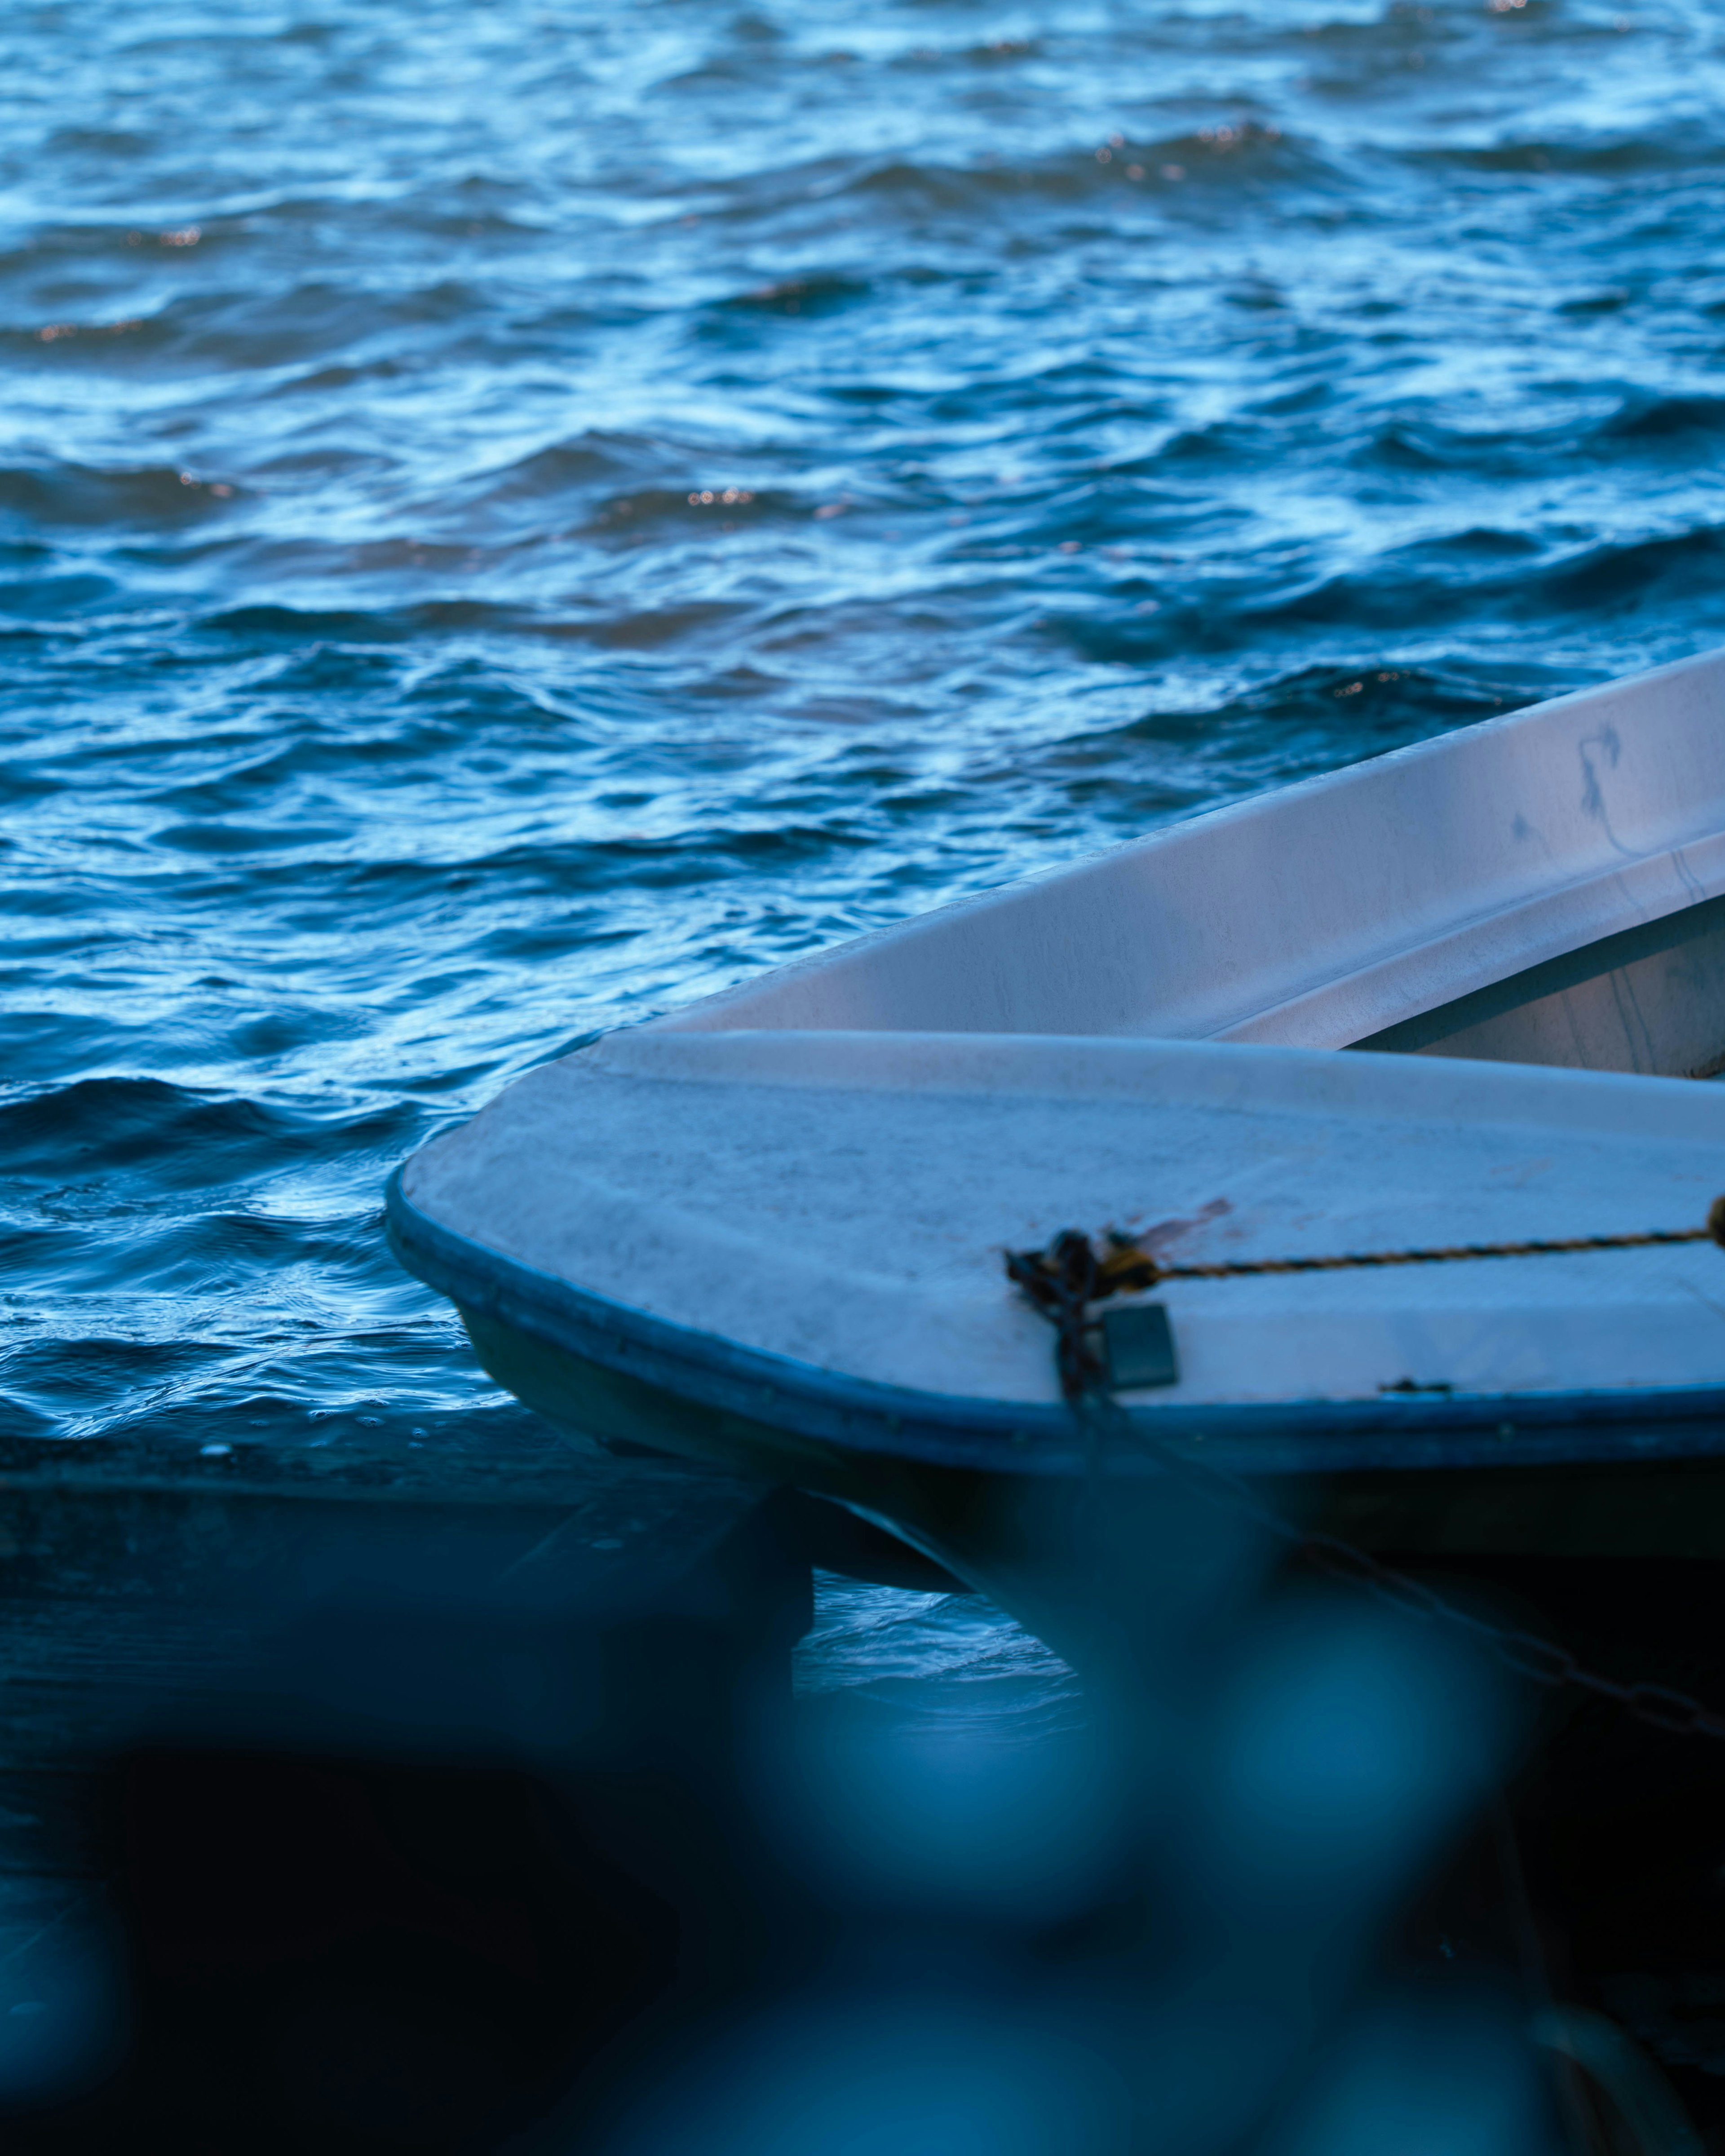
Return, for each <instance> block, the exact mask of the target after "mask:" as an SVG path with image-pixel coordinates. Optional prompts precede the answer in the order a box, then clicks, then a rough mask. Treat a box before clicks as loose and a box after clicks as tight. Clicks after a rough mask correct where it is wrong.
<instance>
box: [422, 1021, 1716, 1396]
mask: <svg viewBox="0 0 1725 2156" xmlns="http://www.w3.org/2000/svg"><path fill="white" fill-rule="evenodd" d="M405 1188H406V1193H407V1196H408V1199H409V1200H410V1201H411V1202H412V1204H413V1205H414V1206H416V1207H417V1208H418V1209H419V1210H420V1211H421V1212H423V1213H425V1214H429V1215H430V1216H431V1217H432V1218H433V1219H435V1220H436V1221H438V1222H439V1224H442V1225H443V1226H444V1227H446V1228H449V1229H453V1230H454V1231H455V1232H456V1233H457V1234H459V1235H466V1236H469V1237H470V1238H471V1239H472V1240H475V1241H477V1242H480V1243H481V1244H483V1245H485V1247H486V1248H488V1249H489V1250H493V1251H495V1252H497V1253H499V1254H500V1255H502V1256H504V1257H506V1258H511V1259H513V1260H516V1261H518V1262H520V1263H521V1264H524V1265H531V1266H532V1267H534V1268H535V1269H536V1270H540V1271H542V1272H548V1273H550V1274H552V1275H554V1276H557V1277H558V1278H561V1279H563V1280H566V1281H571V1282H573V1283H575V1284H577V1285H578V1286H581V1287H583V1289H585V1290H587V1291H589V1292H591V1293H593V1294H596V1295H599V1296H605V1297H608V1298H609V1299H611V1300H614V1301H619V1302H621V1303H624V1304H626V1305H628V1306H631V1307H632V1308H634V1309H637V1310H642V1311H645V1312H649V1313H651V1314H653V1315H655V1316H656V1317H662V1318H664V1319H666V1320H668V1321H670V1322H673V1323H675V1324H677V1325H680V1326H684V1327H690V1328H691V1329H693V1330H694V1331H696V1332H701V1333H706V1334H710V1335H717V1336H719V1337H721V1338H723V1339H726V1340H731V1341H734V1342H739V1343H742V1344H743V1345H745V1346H748V1347H757V1348H760V1349H763V1350H766V1351H768V1352H770V1353H775V1354H779V1355H783V1356H788V1357H791V1358H794V1359H795V1360H797V1361H798V1362H802V1363H810V1364H813V1365H814V1366H816V1367H817V1368H823V1369H826V1370H830V1371H834V1372H839V1373H848V1374H850V1375H852V1376H855V1377H858V1378H865V1379H868V1380H870V1381H872V1382H875V1383H885V1384H894V1385H901V1386H906V1387H910V1388H913V1389H917V1390H922V1391H927V1392H932V1393H937V1394H947V1395H959V1396H963V1397H973V1398H974V1397H979V1398H987V1399H996V1400H1002V1399H1004V1400H1019V1401H1024V1402H1038V1403H1044V1402H1047V1401H1049V1400H1050V1399H1053V1397H1054V1384H1053V1377H1052V1365H1051V1358H1050V1336H1049V1333H1048V1331H1047V1328H1046V1327H1045V1326H1044V1325H1043V1323H1042V1322H1040V1320H1039V1319H1038V1318H1037V1317H1035V1316H1034V1314H1033V1313H1032V1312H1030V1311H1029V1308H1028V1307H1027V1306H1026V1305H1025V1304H1024V1301H1022V1299H1021V1298H1020V1297H1019V1296H1018V1295H1017V1294H1016V1293H1015V1292H1014V1291H1012V1290H1011V1289H1010V1288H1009V1286H1008V1283H1007V1282H1006V1281H1005V1279H1004V1276H1003V1273H1002V1269H1001V1256H1000V1254H1001V1251H1002V1250H1003V1249H1004V1248H1005V1247H1008V1246H1023V1245H1040V1244H1042V1243H1045V1242H1046V1241H1047V1240H1049V1239H1050V1237H1051V1236H1052V1235H1054V1234H1055V1233H1056V1232H1057V1231H1058V1230H1059V1229H1061V1228H1063V1227H1067V1226H1075V1225H1076V1226H1078V1227H1081V1228H1084V1229H1088V1230H1091V1231H1099V1230H1101V1229H1103V1228H1104V1227H1105V1226H1108V1225H1111V1224H1112V1225H1120V1226H1129V1227H1131V1228H1132V1229H1133V1230H1134V1231H1142V1232H1145V1233H1147V1235H1148V1236H1149V1240H1150V1241H1151V1243H1152V1245H1153V1247H1154V1248H1156V1249H1157V1250H1158V1251H1159V1252H1160V1253H1161V1254H1162V1255H1163V1256H1164V1257H1167V1258H1169V1259H1171V1260H1183V1259H1212V1258H1220V1257H1233V1256H1272V1255H1276V1256H1280V1255H1298V1254H1307V1253H1331V1252H1335V1251H1338V1250H1361V1249H1364V1250H1372V1249H1380V1248H1400V1247H1404V1246H1408V1245H1422V1244H1445V1243H1453V1242H1455V1241H1461V1240H1467V1241H1475V1240H1497V1239H1508V1238H1527V1237H1561V1236H1564V1235H1577V1234H1599V1233H1611V1232H1620V1231H1637V1230H1641V1229H1651V1228H1667V1229H1677V1228H1686V1227H1690V1226H1694V1225H1698V1224H1700V1223H1701V1222H1702V1220H1703V1219H1704V1218H1705V1216H1706V1214H1707V1208H1708V1205H1709V1204H1710V1203H1711V1201H1712V1199H1713V1198H1714V1196H1715V1195H1717V1193H1719V1192H1721V1191H1722V1190H1725V1089H1720V1088H1716V1087H1713V1086H1684V1085H1680V1084H1676V1083H1673V1082H1672V1081H1668V1080H1661V1079H1646V1078H1635V1077H1619V1076H1611V1075H1597V1074H1594V1073H1589V1072H1581V1071H1573V1070H1532V1069H1524V1068H1520V1067H1517V1066H1515V1065H1481V1064H1466V1063H1461V1062H1451V1061H1444V1060H1426V1059H1424V1058H1417V1057H1399V1056H1387V1055H1357V1056H1336V1055H1327V1054H1322V1053H1317V1052H1313V1051H1311V1050H1290V1049H1285V1048H1277V1047H1262V1046H1257V1047H1242V1046H1235V1045H1219V1044H1214V1043H1196V1042H1153V1041H1133V1040H1119V1039H1115V1040H1104V1039H1071V1038H1065V1039H1062V1038H1057V1037H1037V1036H1034V1035H1033V1036H1026V1035H1023V1034H1019V1035H1015V1036H1000V1035H993V1036H990V1035H983V1034H947V1035H931V1034H921V1035H914V1034H913V1035H908V1036H907V1035H903V1034H888V1033H880V1032H874V1033H863V1034H859V1033H849V1034H845V1033H839V1032H834V1031H824V1032H808V1033H793V1032H735V1033H712V1032H709V1033H702V1032H685V1033H675V1032H670V1031H657V1030H654V1029H639V1030H638V1031H635V1032H633V1033H629V1034H616V1035H613V1036H612V1037H611V1038H610V1039H608V1040H605V1041H603V1042H601V1043H600V1044H599V1045H598V1046H596V1047H594V1048H591V1049H588V1050H585V1051H584V1052H583V1053H581V1054H579V1055H572V1056H568V1057H565V1058H564V1059H562V1060H561V1061H558V1062H556V1063H552V1064H548V1065H544V1066H543V1067H542V1068H541V1069H539V1070H534V1071H531V1072H530V1073H529V1074H528V1075H526V1077H524V1078H523V1079H521V1080H520V1081H518V1082H517V1083H516V1085H514V1086H511V1088H510V1089H509V1091H507V1092H506V1093H505V1094H504V1095H503V1096H502V1097H501V1099H500V1100H499V1101H496V1102H495V1103H494V1104H493V1105H492V1106H490V1108H488V1109H487V1110H486V1111H485V1112H484V1114H482V1115H481V1116H480V1117H479V1118H478V1119H477V1120H476V1121H475V1122H473V1123H471V1124H470V1125H469V1126H468V1127H466V1128H465V1129H464V1130H461V1131H459V1132H454V1134H452V1135H451V1136H449V1137H445V1138H443V1139H440V1140H439V1141H438V1142H435V1143H434V1145H432V1146H430V1147H428V1148H427V1149H426V1151H424V1152H422V1153H421V1154H419V1156H418V1158H416V1159H415V1160H414V1161H413V1163H410V1165H409V1167H408V1170H407V1173H406V1178H405ZM1158 1292H1159V1296H1160V1299H1162V1300H1163V1301H1165V1302H1166V1303H1167V1305H1168V1307H1169V1310H1170V1312H1171V1314H1172V1317H1173V1324H1174V1328H1175V1333H1176V1337H1177V1340H1178V1347H1179V1353H1180V1358H1181V1363H1182V1373H1183V1375H1182V1382H1181V1383H1179V1384H1178V1386H1176V1387H1173V1388H1172V1389H1167V1390H1164V1391H1158V1392H1156V1393H1153V1394H1145V1395H1143V1396H1142V1404H1143V1405H1145V1406H1146V1407H1148V1408H1154V1407H1157V1406H1160V1405H1164V1404H1166V1405H1168V1406H1171V1407H1178V1406H1189V1405H1191V1404H1194V1403H1206V1404H1207V1403H1211V1402H1217V1401H1235V1402H1254V1401H1260V1402H1263V1401H1280V1400H1302V1399H1304V1400H1310V1399H1325V1400H1342V1399H1371V1398H1374V1397H1375V1396H1376V1395H1377V1394H1378V1393H1379V1391H1380V1390H1381V1389H1384V1388H1386V1387H1396V1386H1399V1385H1400V1384H1402V1383H1404V1381H1408V1380H1411V1381H1412V1382H1413V1383H1415V1384H1416V1385H1422V1386H1425V1385H1440V1384H1442V1385H1450V1386H1453V1387H1455V1388H1456V1389H1458V1390H1461V1391H1466V1392H1482V1393H1487V1394H1495V1393H1538V1392H1540V1391H1544V1390H1559V1391H1571V1390H1574V1389H1605V1390H1618V1389H1625V1388H1630V1389H1634V1388H1640V1387H1652V1386H1682V1385H1698V1384H1717V1383H1725V1250H1720V1249H1718V1248H1717V1246H1716V1245H1713V1244H1712V1243H1701V1244H1697V1245H1684V1246H1681V1247H1675V1248H1667V1249H1655V1250H1632V1251H1621V1252H1604V1253H1588V1254H1584V1255H1564V1256H1558V1257H1543V1258H1528V1259H1519V1260H1488V1261H1481V1262H1473V1263H1466V1264H1459V1265H1435V1266H1422V1267H1419V1268H1407V1269H1397V1270H1373V1271H1360V1272H1343V1273H1331V1274H1317V1275H1307V1276H1293V1277H1280V1278H1278V1277H1275V1276H1271V1277H1266V1278H1262V1279H1246V1280H1232V1281H1215V1282H1209V1281H1203V1282H1197V1281H1194V1282H1174V1283H1171V1284H1168V1286H1164V1287H1163V1289H1161V1290H1160V1291H1158Z"/></svg>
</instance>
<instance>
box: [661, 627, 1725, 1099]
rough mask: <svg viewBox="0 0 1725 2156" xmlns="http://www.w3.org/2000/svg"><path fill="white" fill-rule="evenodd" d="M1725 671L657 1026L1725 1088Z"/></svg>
mask: <svg viewBox="0 0 1725 2156" xmlns="http://www.w3.org/2000/svg"><path fill="white" fill-rule="evenodd" d="M1722 721H1725V654H1712V655H1709V656H1708V657H1706V658H1703V659H1700V660H1688V661H1685V662H1683V663H1682V664H1681V665H1676V666H1670V667H1666V668H1662V669H1661V670H1659V671H1658V672H1656V673H1654V674H1650V675H1642V676H1640V677H1639V678H1637V679H1635V680H1629V681H1623V682H1617V683H1613V684H1611V685H1609V686H1607V687H1604V688H1600V689H1595V690H1585V691H1583V692H1581V693H1579V694H1578V695H1575V696H1566V697H1563V698H1560V699H1558V700H1556V701H1553V702H1550V703H1547V704H1542V705H1537V706H1532V707H1530V708H1528V709H1526V710H1523V711H1517V712H1513V713H1512V714H1510V715H1509V716H1507V717H1506V718H1503V719H1500V720H1492V721H1487V722H1486V724H1484V725H1483V726H1471V727H1468V728H1465V729H1462V730H1461V731H1457V732H1455V733H1453V734H1449V735H1445V736H1441V737H1439V738H1437V739H1436V740H1434V741H1430V742H1421V743H1420V744H1418V745H1417V746H1415V747H1412V748H1409V749H1404V750H1400V751H1398V752H1394V753H1392V754H1390V755H1387V756H1384V757H1379V758H1378V759H1375V760H1374V761H1373V762H1368V763H1364V764H1359V765H1355V766H1353V767H1351V768H1349V769H1348V770H1344V771H1341V772H1337V773H1332V774H1328V775H1327V776H1325V777H1323V778H1317V779H1313V780H1311V781H1308V782H1307V783H1305V784H1303V785H1300V786H1295V787H1291V788H1286V789H1284V790H1282V791H1281V792H1278V793H1271V794H1268V795H1265V796H1262V797H1260V798H1255V799H1251V800H1248V801H1245V802H1242V803H1238V804H1236V805H1234V806H1231V807H1227V808H1220V809H1217V810H1214V811H1212V812H1211V813H1209V814H1206V815H1202V816H1199V817H1195V818H1194V819H1191V820H1190V821H1189V822H1186V823H1183V824H1178V825H1175V826H1173V827H1171V828H1169V829H1166V830H1163V831H1158V832H1156V833H1153V834H1150V835H1149V836H1148V837H1147V838H1145V839H1140V840H1137V841H1134V842H1132V843H1131V844H1127V845H1125V846H1122V847H1119V848H1117V849H1115V850H1112V851H1111V852H1109V853H1106V854H1104V855H1099V856H1097V857H1096V858H1093V859H1091V860H1086V861H1081V862H1079V863H1077V864H1076V865H1073V866H1071V867H1068V868H1065V869H1062V870H1057V871H1055V872H1054V873H1052V874H1050V875H1044V876H1042V877H1040V878H1037V879H1035V880H1031V881H1029V882H1027V883H1022V884H1019V885H1013V886H1010V887H1009V888H1008V889H1006V890H1004V891H996V892H989V893H987V894H984V895H983V896H980V897H978V898H973V899H968V900H963V901H959V902H958V903H957V904H955V905H952V906H946V907H943V908H942V909H940V910H939V911H936V912H933V913H931V914H928V915H926V916H922V917H921V918H920V919H917V920H915V921H908V922H906V923H904V924H902V925H901V926H899V927H893V928H889V929H885V930H882V931H880V932H876V933H875V934H873V935H871V936H865V937H860V938H858V939H857V940H856V941H855V942H850V943H847V944H845V945H842V946H840V947H839V948H837V949H835V950H832V951H829V952H821V953H817V954H815V955H814V956H813V957H809V958H806V959H803V960H801V961H798V962H795V963H793V964H792V965H789V966H787V967H784V968H780V969H778V971H776V972H775V973H773V974H771V975H769V976H768V977H767V978H765V979H763V980H762V981H760V982H758V983H747V984H745V985H744V986H743V987H742V988H737V989H735V990H732V991H731V992H729V993H726V994H723V995H720V996H716V997H713V998H709V999H708V1000H706V1002H704V1003H701V1004H696V1005H693V1006H691V1007H690V1008H688V1009H685V1010H683V1011H680V1012H678V1013H675V1014H672V1015H671V1016H670V1017H669V1018H666V1019H660V1020H658V1021H657V1022H656V1023H657V1024H658V1025H659V1026H660V1027H665V1028H669V1029H674V1030H679V1031H682V1030H687V1029H701V1030H708V1029H723V1030H731V1029H739V1028H747V1029H775V1030H776V1029H796V1030H803V1029H823V1030H824V1029H833V1028H838V1029H845V1030H875V1029H887V1030H892V1031H896V1032H937V1033H952V1032H985V1033H991V1034H1010V1033H1030V1034H1060V1035H1063V1036H1068V1037H1070V1036H1075V1035H1076V1036H1096V1035H1112V1036H1115V1037H1120V1036H1122V1035H1124V1036H1137V1037H1141V1038H1143V1037H1149V1038H1161V1039H1228V1040H1249V1041H1263V1042H1276V1043H1281V1044H1283V1045H1288V1046H1300V1047H1309V1048H1329V1049H1343V1048H1354V1049H1370V1050H1384V1051H1389V1052H1399V1053H1410V1054H1418V1055H1445V1056H1459V1057H1467V1058H1474V1059H1479V1060H1490V1061H1499V1062H1504V1061H1507V1062H1517V1063H1533V1064H1545V1065H1568V1066H1570V1067H1577V1068H1582V1069H1588V1070H1618V1071H1634V1072H1640V1073H1643V1074H1647V1075H1660V1076H1666V1077H1694V1078H1702V1077H1708V1076H1712V1075H1714V1074H1716V1073H1717V1072H1718V1071H1719V1070H1721V1069H1722V1068H1725V722H1722Z"/></svg>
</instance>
